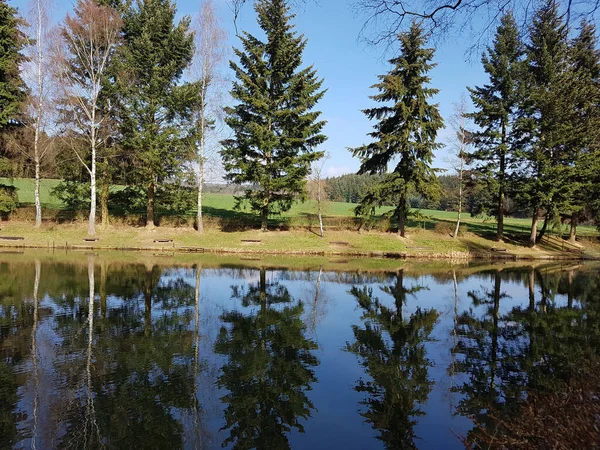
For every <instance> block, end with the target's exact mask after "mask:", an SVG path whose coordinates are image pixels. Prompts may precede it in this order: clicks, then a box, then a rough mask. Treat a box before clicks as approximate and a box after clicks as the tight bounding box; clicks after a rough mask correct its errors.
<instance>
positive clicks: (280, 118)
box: [221, 0, 326, 231]
mask: <svg viewBox="0 0 600 450" xmlns="http://www.w3.org/2000/svg"><path fill="white" fill-rule="evenodd" d="M255 10H256V13H257V14H258V23H259V25H260V27H261V29H262V30H263V31H264V32H265V34H266V42H263V41H261V40H260V39H258V38H257V37H254V36H252V35H250V34H249V33H243V34H242V36H241V37H240V39H241V41H242V47H243V50H235V54H236V56H237V57H238V58H239V60H240V62H239V64H238V63H235V62H231V63H230V66H231V68H232V69H233V70H234V71H235V75H236V78H237V81H235V82H234V85H233V89H232V91H231V95H232V97H233V98H234V99H235V100H236V101H237V105H236V106H234V107H230V108H226V113H227V118H226V119H225V122H226V123H227V125H229V127H230V128H231V129H232V131H233V138H231V139H227V140H225V141H223V150H222V151H221V155H222V157H223V163H224V167H225V170H226V171H227V179H228V180H229V181H231V182H233V183H235V184H252V185H254V186H255V187H256V189H251V188H248V189H247V190H246V192H245V195H244V196H243V197H238V198H236V207H237V208H240V206H241V205H242V204H243V203H244V202H248V203H249V205H250V207H251V209H252V210H253V211H260V213H261V218H262V230H263V231H266V230H267V219H268V216H269V215H271V214H279V213H281V212H284V211H287V210H289V209H290V207H291V206H292V203H293V201H294V199H295V198H297V196H298V195H300V196H302V197H303V196H304V191H305V186H306V177H307V175H308V174H309V171H310V165H311V163H312V162H313V161H316V160H317V159H319V158H321V157H322V156H323V152H317V151H315V148H316V147H317V146H318V145H319V144H321V143H323V142H324V141H325V140H326V137H325V136H324V135H323V134H322V133H321V131H322V129H323V126H324V125H325V122H324V121H320V120H319V116H320V115H321V113H320V112H318V111H314V110H313V109H314V107H315V105H316V104H317V102H318V101H319V100H320V99H321V98H322V97H323V95H324V91H323V90H321V86H322V84H323V80H319V79H318V78H317V73H316V70H315V69H314V68H313V67H312V66H309V67H307V68H305V69H300V66H301V65H302V53H303V51H304V48H305V47H306V39H305V38H304V36H303V35H297V34H296V32H295V31H293V25H292V24H291V21H292V19H293V18H294V15H293V14H291V13H290V7H289V6H288V4H287V1H286V0H259V1H257V2H256V5H255Z"/></svg>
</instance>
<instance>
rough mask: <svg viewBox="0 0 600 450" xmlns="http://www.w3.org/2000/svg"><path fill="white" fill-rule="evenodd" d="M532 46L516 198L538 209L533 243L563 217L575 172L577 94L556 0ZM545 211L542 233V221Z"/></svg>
mask: <svg viewBox="0 0 600 450" xmlns="http://www.w3.org/2000/svg"><path fill="white" fill-rule="evenodd" d="M530 41H531V42H530V43H529V44H528V45H527V47H526V53H527V66H528V67H527V69H528V71H527V72H528V79H527V82H526V89H525V91H526V92H527V96H526V98H525V99H524V101H523V103H522V106H521V113H520V115H521V117H519V119H518V121H517V128H518V130H517V132H518V133H520V135H521V138H522V143H523V149H522V150H523V152H522V157H523V159H522V161H521V163H520V170H519V171H518V173H517V174H516V175H517V176H518V178H517V182H518V185H519V188H518V191H517V193H516V198H517V200H519V202H520V203H521V205H522V206H523V207H527V208H529V209H530V210H531V211H532V222H531V236H530V244H531V245H532V246H535V245H536V243H537V242H538V241H539V240H541V238H542V237H543V235H544V232H545V230H546V227H547V225H548V223H549V221H550V220H552V219H553V218H556V217H557V214H558V208H557V206H558V204H559V203H560V196H561V195H562V194H563V193H564V192H561V190H562V189H563V187H564V186H565V185H567V184H568V183H569V178H570V175H571V172H570V170H568V163H569V162H570V161H572V146H569V145H567V143H568V140H569V139H570V136H571V135H572V121H571V119H572V98H571V95H570V87H569V74H568V51H567V50H568V46H567V28H566V25H565V23H564V21H563V18H562V17H561V16H560V14H559V12H558V5H557V3H556V1H555V0H549V1H547V2H546V3H545V4H543V5H542V6H541V8H540V9H539V10H538V11H537V12H536V14H535V17H534V19H533V24H532V25H531V28H530ZM542 213H543V214H544V215H545V220H544V226H543V227H542V230H541V232H540V235H539V236H538V234H537V225H538V221H539V219H540V217H541V215H542Z"/></svg>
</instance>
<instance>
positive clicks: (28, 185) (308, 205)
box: [0, 178, 598, 236]
mask: <svg viewBox="0 0 600 450" xmlns="http://www.w3.org/2000/svg"><path fill="white" fill-rule="evenodd" d="M59 182H60V180H52V179H44V180H41V182H40V185H41V187H40V193H41V202H42V206H43V207H44V208H49V209H61V208H62V207H63V205H62V203H61V202H60V200H59V199H58V198H56V197H55V196H53V195H52V189H53V188H54V187H55V186H56V185H57V184H58V183H59ZM0 184H9V185H13V186H16V187H17V188H18V191H17V194H18V196H19V201H20V203H21V204H24V205H28V204H29V205H32V204H33V203H34V182H33V180H32V179H18V178H15V179H7V178H0ZM234 205H235V200H234V197H233V195H228V194H205V196H204V207H203V210H204V213H205V215H206V216H213V217H223V218H231V219H233V218H237V217H240V216H246V217H248V216H251V217H256V218H258V216H257V215H255V214H252V213H251V212H250V211H249V210H246V211H241V212H238V211H235V210H234ZM355 206H356V205H354V204H352V203H340V202H327V203H326V204H325V205H324V211H323V212H324V215H325V216H326V217H330V218H335V217H339V218H343V217H353V216H354V207H355ZM389 210H390V208H379V210H378V214H381V213H383V212H385V211H389ZM413 211H414V210H413ZM315 213H316V204H315V202H314V201H307V202H305V203H297V204H295V205H294V206H293V207H292V209H290V210H289V211H288V212H286V213H284V214H282V218H283V220H284V221H286V220H292V219H300V220H302V218H305V217H306V216H308V215H314V214H315ZM418 213H419V215H420V216H421V217H422V219H420V220H417V219H415V218H413V219H412V220H411V222H410V223H409V225H410V226H411V227H413V228H416V227H421V228H423V227H424V228H426V229H427V230H433V229H434V227H435V224H436V223H437V222H439V221H449V222H454V221H455V220H456V212H453V211H437V210H426V209H424V210H419V211H418ZM189 214H190V215H192V214H195V211H189ZM278 221H279V219H277V218H274V219H273V221H272V223H277V222H278ZM462 221H463V223H464V224H466V225H467V226H468V229H469V231H470V232H473V233H477V234H480V235H493V233H494V232H495V228H496V221H495V219H485V218H481V217H471V215H470V214H469V213H464V214H463V216H462ZM530 226H531V220H530V219H518V218H512V217H507V218H505V231H506V233H508V234H514V235H517V234H527V233H528V232H529V229H530ZM560 231H562V233H565V234H566V233H567V232H568V225H563V226H562V230H552V233H553V234H557V233H559V232H560ZM578 234H579V235H580V236H596V235H597V234H598V233H597V231H596V229H595V228H594V227H592V226H579V227H578Z"/></svg>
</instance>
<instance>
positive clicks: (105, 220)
mask: <svg viewBox="0 0 600 450" xmlns="http://www.w3.org/2000/svg"><path fill="white" fill-rule="evenodd" d="M102 178H103V181H102V190H101V192H100V213H101V214H102V227H103V228H106V227H108V224H109V221H110V219H109V217H108V198H109V196H110V181H109V177H108V163H107V162H106V160H105V161H104V170H103V176H102Z"/></svg>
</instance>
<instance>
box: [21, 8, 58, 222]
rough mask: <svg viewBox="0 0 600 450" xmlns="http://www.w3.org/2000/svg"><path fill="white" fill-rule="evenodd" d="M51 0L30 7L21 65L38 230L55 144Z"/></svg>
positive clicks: (27, 152) (28, 152)
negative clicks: (46, 163) (45, 171)
mask: <svg viewBox="0 0 600 450" xmlns="http://www.w3.org/2000/svg"><path fill="white" fill-rule="evenodd" d="M50 9H51V4H50V0H32V1H31V2H30V3H29V14H28V23H29V27H28V28H29V29H28V30H27V36H28V42H27V43H28V47H27V51H26V52H25V54H26V56H27V61H26V62H25V63H24V64H23V65H22V67H21V72H22V73H23V80H24V81H25V84H26V85H27V89H28V99H27V122H28V126H30V127H31V128H32V129H33V155H31V153H30V151H26V152H25V153H26V154H27V155H28V157H30V158H31V159H32V160H33V163H34V166H35V184H34V186H35V187H34V198H35V226H36V227H39V226H40V225H41V224H42V204H41V201H40V178H41V165H42V160H43V158H44V156H45V155H46V153H47V152H48V150H49V149H50V146H51V144H52V142H51V139H49V133H48V128H49V126H50V124H51V116H52V114H50V113H51V110H50V106H51V102H52V93H53V89H52V88H53V83H52V81H53V80H52V77H51V73H52V72H51V71H50V70H49V69H50V52H51V48H52V44H53V42H54V41H55V40H54V36H53V30H51V28H50V17H49V15H50Z"/></svg>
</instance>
